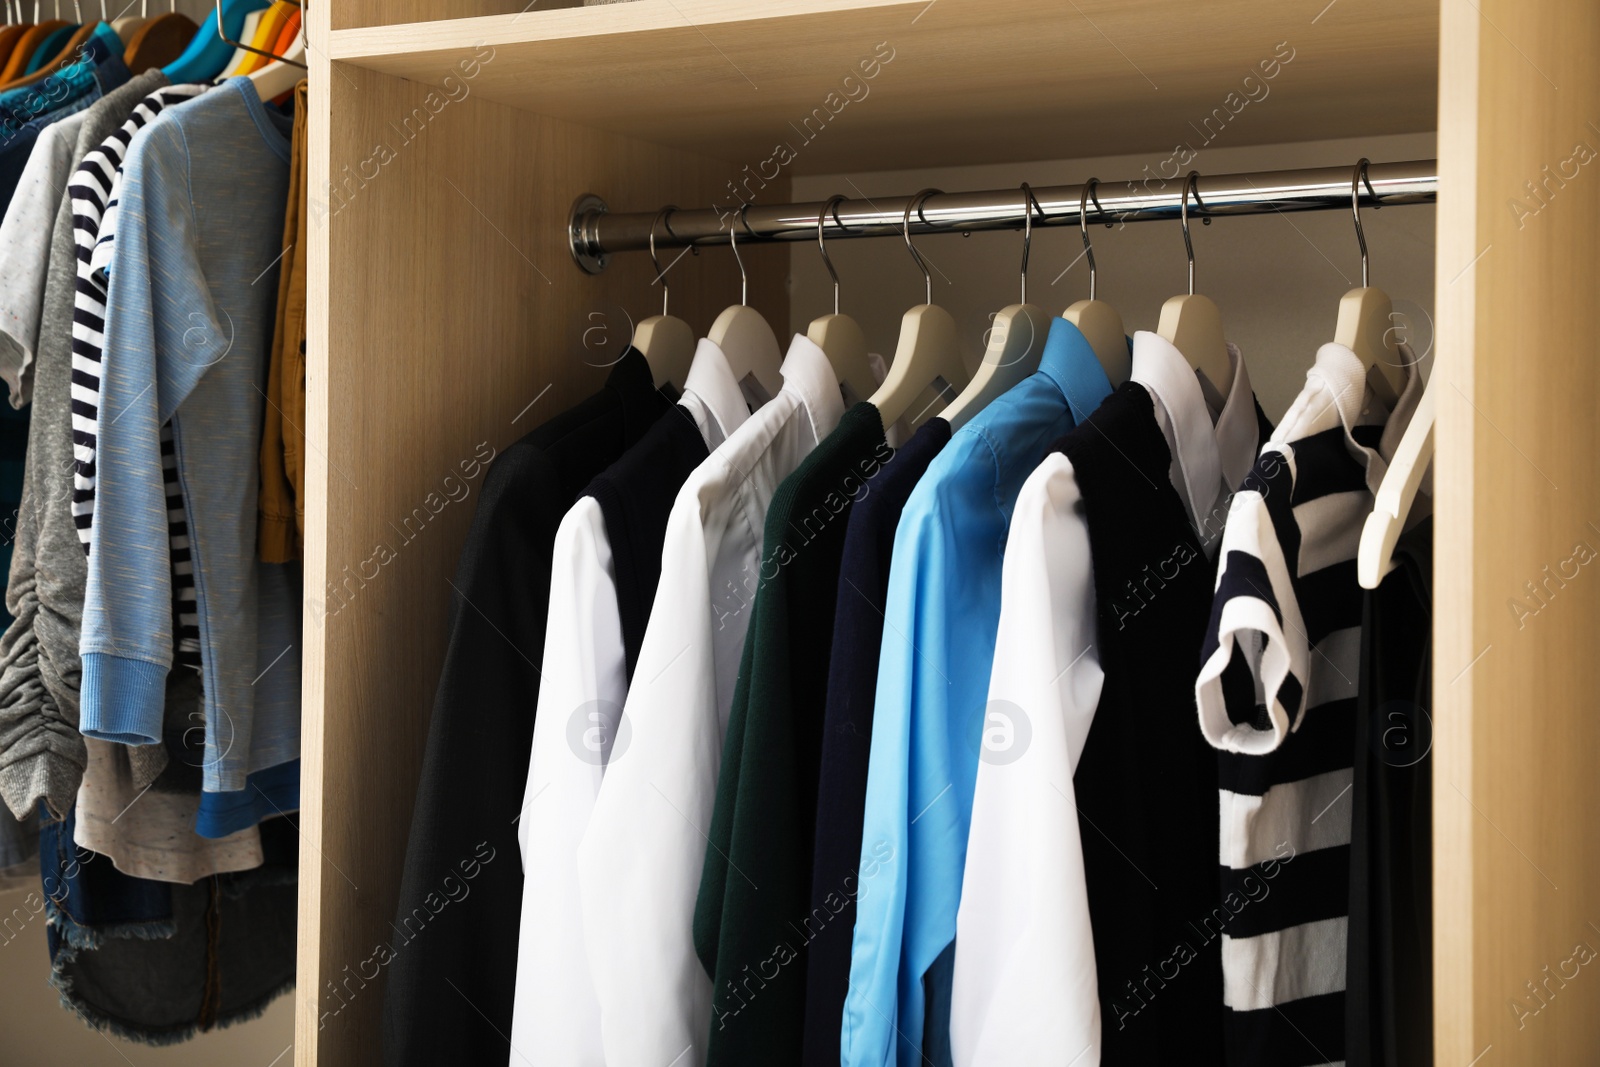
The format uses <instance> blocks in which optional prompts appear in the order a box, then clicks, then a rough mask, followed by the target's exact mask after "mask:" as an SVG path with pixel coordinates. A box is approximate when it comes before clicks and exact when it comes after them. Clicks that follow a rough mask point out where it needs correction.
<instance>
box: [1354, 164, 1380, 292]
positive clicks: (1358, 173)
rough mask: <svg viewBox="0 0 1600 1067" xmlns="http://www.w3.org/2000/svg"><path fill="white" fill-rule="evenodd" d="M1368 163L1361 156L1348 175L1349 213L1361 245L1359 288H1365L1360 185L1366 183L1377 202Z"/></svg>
mask: <svg viewBox="0 0 1600 1067" xmlns="http://www.w3.org/2000/svg"><path fill="white" fill-rule="evenodd" d="M1368 162H1370V161H1369V160H1368V159H1367V157H1366V156H1362V157H1361V159H1360V160H1358V161H1357V163H1356V169H1355V171H1354V172H1353V173H1352V174H1351V175H1350V213H1351V214H1352V215H1354V216H1355V218H1356V242H1357V243H1358V244H1360V245H1361V288H1363V289H1365V288H1366V287H1367V232H1366V231H1365V230H1364V229H1362V228H1361V184H1362V183H1363V182H1365V183H1366V186H1367V192H1369V193H1371V194H1372V198H1373V200H1374V201H1376V200H1377V197H1378V191H1377V190H1376V189H1374V188H1373V187H1372V179H1371V178H1369V177H1368V176H1367V164H1368Z"/></svg>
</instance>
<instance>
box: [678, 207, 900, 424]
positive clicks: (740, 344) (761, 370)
mask: <svg viewBox="0 0 1600 1067" xmlns="http://www.w3.org/2000/svg"><path fill="white" fill-rule="evenodd" d="M749 210H750V205H749V204H745V206H744V207H742V208H740V209H739V218H738V221H737V222H732V221H730V222H729V224H728V245H729V247H731V248H732V249H733V258H734V261H735V262H736V263H738V264H739V302H738V303H737V304H735V305H733V306H732V307H730V308H728V309H727V310H726V311H724V312H723V313H722V314H720V315H718V316H717V321H716V322H713V323H712V324H711V332H710V333H708V334H706V337H707V338H708V339H709V340H710V341H711V343H712V344H714V345H716V346H717V347H718V348H720V349H722V354H723V355H724V356H727V357H728V366H729V368H730V369H732V371H733V377H734V380H735V381H739V382H742V381H744V380H745V378H747V377H753V378H755V380H756V381H757V382H758V383H759V384H760V385H761V388H762V389H764V390H766V392H767V395H768V396H769V397H772V396H777V395H778V391H779V390H780V389H782V388H783V373H782V370H781V368H782V367H783V351H782V349H780V348H779V347H778V338H777V335H775V334H774V333H773V332H772V327H771V326H768V325H767V320H766V319H764V318H762V317H761V313H760V312H759V311H757V310H756V309H755V308H753V307H751V306H750V276H749V275H747V274H746V273H745V270H744V259H743V258H742V257H740V255H739V240H738V237H737V236H736V231H737V230H738V228H739V227H740V226H743V225H744V224H745V221H744V216H745V212H746V211H749ZM746 232H749V231H748V230H747V231H746ZM887 421H892V420H887Z"/></svg>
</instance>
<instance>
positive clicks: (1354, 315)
mask: <svg viewBox="0 0 1600 1067" xmlns="http://www.w3.org/2000/svg"><path fill="white" fill-rule="evenodd" d="M1363 181H1365V182H1366V183H1367V191H1368V192H1369V193H1372V195H1373V196H1374V197H1376V196H1377V195H1378V194H1377V192H1376V191H1374V190H1373V188H1372V180H1371V179H1370V178H1368V177H1367V160H1366V158H1365V157H1362V159H1361V161H1360V162H1359V163H1357V164H1356V169H1355V173H1354V174H1353V175H1351V178H1350V210H1351V212H1352V213H1353V214H1354V215H1355V218H1356V240H1357V241H1359V242H1360V243H1361V288H1359V289H1352V290H1350V291H1349V292H1348V293H1346V294H1344V299H1342V300H1340V301H1339V321H1338V323H1337V325H1335V326H1334V329H1333V339H1334V341H1335V342H1336V343H1338V344H1341V345H1344V346H1345V347H1346V348H1348V349H1350V351H1352V352H1354V353H1355V354H1356V358H1358V359H1360V360H1361V363H1362V365H1363V366H1365V367H1366V368H1367V383H1368V384H1369V385H1371V386H1372V390H1373V392H1374V393H1376V394H1377V397H1378V399H1379V400H1380V401H1381V402H1382V403H1383V404H1384V405H1385V406H1386V407H1393V406H1394V402H1395V399H1396V398H1397V397H1399V395H1400V392H1401V390H1403V389H1404V388H1405V385H1406V376H1405V370H1404V366H1405V358H1404V357H1403V356H1401V354H1400V349H1399V346H1398V345H1396V344H1395V340H1394V334H1393V332H1392V330H1391V328H1390V327H1391V326H1392V324H1393V320H1394V304H1393V302H1392V301H1390V299H1389V294H1388V293H1385V292H1384V291H1383V290H1382V289H1373V288H1371V287H1369V286H1368V285H1367V235H1366V232H1365V231H1363V230H1362V228H1361V183H1362V182H1363ZM1374 370H1376V372H1377V373H1373V372H1374Z"/></svg>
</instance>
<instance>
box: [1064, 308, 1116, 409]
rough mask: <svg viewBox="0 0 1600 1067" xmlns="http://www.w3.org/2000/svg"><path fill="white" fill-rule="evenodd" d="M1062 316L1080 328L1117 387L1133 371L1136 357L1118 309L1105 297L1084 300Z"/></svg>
mask: <svg viewBox="0 0 1600 1067" xmlns="http://www.w3.org/2000/svg"><path fill="white" fill-rule="evenodd" d="M1061 317H1062V318H1064V319H1066V320H1067V321H1068V322H1070V323H1072V324H1073V325H1074V326H1076V327H1077V328H1078V332H1079V333H1081V334H1083V338H1084V340H1086V341H1088V342H1089V347H1090V348H1092V349H1094V358H1095V359H1096V360H1098V361H1099V363H1100V368H1101V369H1102V370H1104V371H1105V372H1106V377H1107V378H1108V379H1109V380H1110V381H1111V387H1112V388H1113V389H1115V388H1116V387H1117V386H1119V385H1121V384H1122V383H1123V382H1125V381H1127V380H1128V379H1129V378H1130V377H1132V375H1133V357H1132V356H1131V355H1130V354H1129V352H1128V334H1127V331H1126V330H1125V329H1124V328H1123V325H1122V316H1121V315H1119V314H1117V309H1116V308H1114V307H1112V306H1111V305H1110V304H1108V303H1106V302H1105V301H1104V300H1080V301H1078V302H1077V303H1076V304H1073V305H1072V306H1071V307H1069V308H1067V310H1066V311H1064V312H1062V315H1061Z"/></svg>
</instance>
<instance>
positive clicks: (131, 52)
mask: <svg viewBox="0 0 1600 1067" xmlns="http://www.w3.org/2000/svg"><path fill="white" fill-rule="evenodd" d="M172 8H173V9H172V10H171V11H169V12H168V13H167V14H165V15H156V16H154V17H153V18H150V19H148V20H146V21H145V23H144V24H143V25H141V26H140V27H139V28H138V29H136V30H134V31H133V37H132V38H130V39H129V40H128V47H127V50H126V52H125V54H124V55H123V62H124V63H126V64H127V65H128V69H129V70H131V71H134V72H135V73H143V72H144V71H147V70H149V69H150V68H151V67H165V66H167V65H168V64H170V63H171V62H173V61H174V60H175V59H177V58H178V57H179V56H181V55H183V53H184V50H185V49H186V48H188V47H189V45H190V43H191V42H193V41H194V40H195V38H196V37H198V36H199V34H200V27H198V26H196V25H195V24H194V20H193V19H191V18H190V17H189V16H187V15H180V14H178V13H177V2H176V0H173V3H172ZM112 25H115V23H113V24H112ZM173 84H174V85H176V84H178V83H177V82H173Z"/></svg>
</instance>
